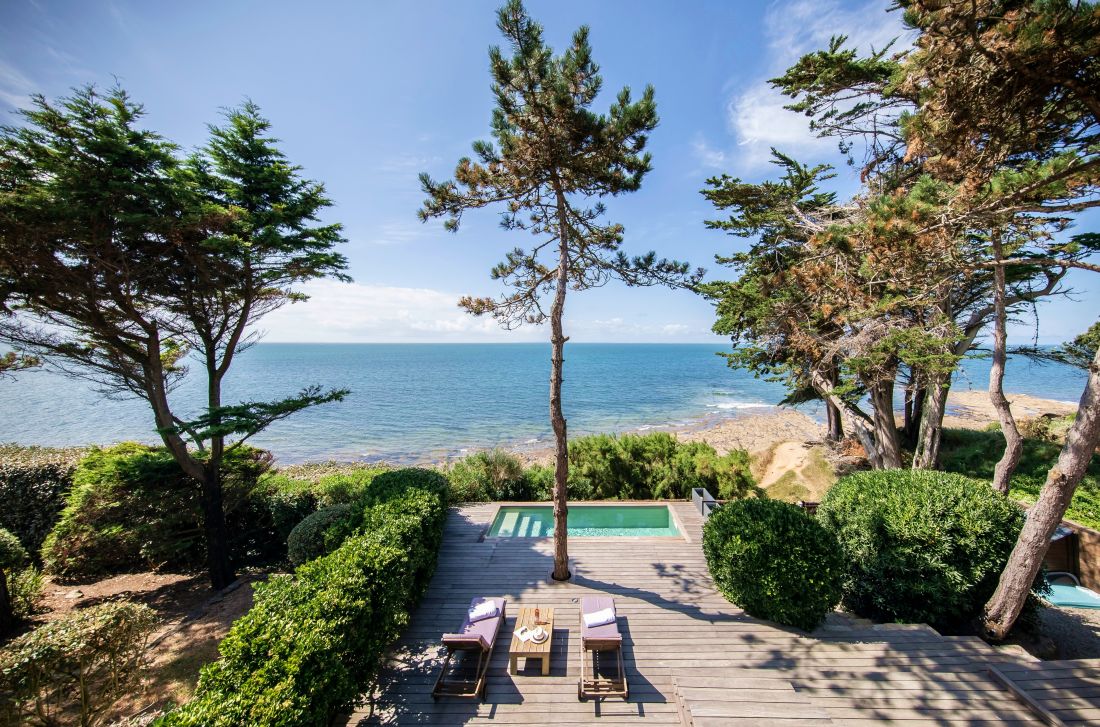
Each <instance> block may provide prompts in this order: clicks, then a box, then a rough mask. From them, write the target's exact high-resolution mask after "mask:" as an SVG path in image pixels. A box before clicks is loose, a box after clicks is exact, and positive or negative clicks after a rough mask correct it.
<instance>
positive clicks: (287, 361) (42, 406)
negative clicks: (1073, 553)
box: [0, 343, 1085, 463]
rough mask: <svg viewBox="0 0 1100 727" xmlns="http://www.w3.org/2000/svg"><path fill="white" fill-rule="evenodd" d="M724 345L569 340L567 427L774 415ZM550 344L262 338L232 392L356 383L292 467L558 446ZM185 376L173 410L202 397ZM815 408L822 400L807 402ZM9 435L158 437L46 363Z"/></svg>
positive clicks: (983, 377) (1041, 372)
mask: <svg viewBox="0 0 1100 727" xmlns="http://www.w3.org/2000/svg"><path fill="white" fill-rule="evenodd" d="M723 350H728V348H726V347H723V346H722V345H720V344H718V345H714V344H597V343H589V344H585V343H570V344H568V345H567V346H566V361H565V392H564V404H565V410H566V417H567V418H568V420H569V432H570V434H571V435H578V434H588V433H593V432H624V431H638V430H642V431H644V430H647V429H651V428H653V427H670V426H671V427H686V426H693V425H701V424H705V423H707V422H708V421H711V420H714V419H717V418H720V417H727V416H737V415H739V414H744V413H746V412H753V411H766V410H767V409H768V408H770V407H771V406H772V405H774V404H775V403H777V402H778V401H779V400H780V399H781V398H782V397H783V391H782V387H781V386H779V385H777V384H771V383H768V382H765V381H760V380H758V379H754V378H753V377H752V376H751V375H748V374H746V373H744V372H741V371H733V370H731V369H729V368H728V367H727V366H726V364H725V360H724V359H723V358H722V357H720V356H718V355H717V354H718V352H720V351H723ZM988 372H989V363H988V361H987V360H984V359H976V360H970V361H967V362H966V363H965V365H964V366H963V368H962V371H961V372H960V375H959V379H958V381H957V383H956V386H958V387H960V388H964V389H965V388H975V389H984V387H985V386H986V382H987V377H988ZM549 375H550V347H549V345H548V344H292V343H264V344H259V345H257V346H255V347H254V348H252V349H250V350H249V351H247V352H245V353H244V354H242V355H241V356H240V358H239V359H238V360H237V361H236V362H235V364H234V367H233V369H232V371H231V373H230V375H229V378H228V381H227V383H226V386H225V392H226V401H227V403H228V402H229V401H231V400H268V399H274V398H277V397H280V396H285V395H288V394H291V393H294V392H296V391H298V390H300V389H301V388H302V387H303V386H306V385H308V384H311V383H319V384H322V385H324V386H329V387H342V388H348V389H351V391H352V393H351V395H350V396H349V397H348V398H347V400H345V401H344V402H342V403H337V404H329V405H326V406H322V407H318V408H315V409H313V410H310V411H307V412H303V413H301V414H298V415H296V416H294V417H291V418H289V419H286V420H284V421H281V422H277V423H276V424H274V425H273V426H272V427H270V429H268V430H267V431H265V432H263V433H262V434H260V435H258V436H257V437H255V439H254V442H255V444H257V445H258V446H262V447H265V448H267V449H270V450H271V451H272V452H274V453H275V455H276V456H277V457H278V459H279V461H281V462H284V463H289V462H296V461H302V460H314V459H356V460H359V459H362V460H370V461H374V460H385V461H391V462H409V461H436V460H441V459H444V458H446V457H454V456H460V455H461V454H463V453H464V452H466V451H471V450H475V449H479V448H485V447H491V446H497V445H502V446H509V447H530V448H540V447H545V446H549V444H550V441H551V438H552V435H551V432H550V426H549V416H548V404H547V396H548V391H549ZM1084 381H1085V376H1084V373H1083V372H1081V371H1078V370H1076V369H1072V368H1069V367H1067V366H1062V365H1055V364H1041V365H1040V364H1035V363H1031V362H1029V361H1027V360H1024V359H1016V360H1013V361H1011V362H1010V365H1009V368H1008V374H1007V378H1006V389H1007V390H1008V391H1010V392H1021V393H1027V394H1033V395H1035V396H1041V397H1045V398H1049V399H1060V400H1064V401H1074V402H1076V401H1077V399H1078V398H1079V397H1080V395H1081V390H1082V388H1083V386H1084ZM201 394H202V383H201V382H200V381H199V380H197V378H195V379H191V380H187V381H185V382H184V383H183V385H182V386H181V387H180V389H179V390H178V391H177V392H176V393H175V395H174V400H175V401H177V402H179V403H178V404H177V407H178V408H179V409H181V410H183V411H187V412H190V413H193V412H195V411H196V410H197V409H198V407H199V406H201ZM805 411H807V413H809V414H811V415H813V416H817V415H819V413H820V412H819V411H818V410H817V409H815V408H814V407H810V408H807V409H805ZM0 412H2V414H0V442H17V443H19V444H39V445H54V446H61V445H82V444H92V443H95V444H109V443H113V442H117V441H122V440H131V439H132V440H139V441H149V442H154V441H156V434H155V432H154V431H153V424H152V417H151V414H150V413H149V410H148V407H147V405H146V404H145V403H144V402H141V401H134V400H129V401H112V400H107V399H105V398H104V397H103V396H101V395H100V394H98V393H97V392H95V391H94V390H93V389H92V387H91V386H90V385H89V384H87V383H84V382H81V381H74V380H71V379H66V378H63V377H61V376H60V375H57V374H53V373H49V372H46V371H30V372H22V373H20V374H19V376H18V378H17V379H16V380H11V379H0Z"/></svg>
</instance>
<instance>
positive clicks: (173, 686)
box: [35, 572, 263, 724]
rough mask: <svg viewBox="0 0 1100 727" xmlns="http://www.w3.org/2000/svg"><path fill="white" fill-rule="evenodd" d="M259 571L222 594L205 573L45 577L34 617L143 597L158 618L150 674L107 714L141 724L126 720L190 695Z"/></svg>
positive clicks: (245, 604) (248, 601) (248, 602)
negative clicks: (84, 579) (73, 579)
mask: <svg viewBox="0 0 1100 727" xmlns="http://www.w3.org/2000/svg"><path fill="white" fill-rule="evenodd" d="M262 577H263V575H262V574H250V575H247V576H243V577H242V579H241V582H242V585H240V586H239V587H237V588H235V589H233V590H231V591H229V592H228V593H224V594H219V593H217V592H215V591H213V590H212V589H211V588H210V586H209V585H208V583H207V580H206V576H205V575H203V574H197V575H196V574H180V573H148V572H146V573H131V574H126V575H121V576H115V577H113V578H107V579H104V580H102V581H97V582H94V583H81V584H75V585H72V584H57V583H52V582H49V581H47V583H46V585H45V587H44V589H43V597H42V600H41V601H40V602H39V609H40V612H39V613H38V614H37V615H36V617H35V621H36V622H39V623H41V622H44V621H49V620H52V619H55V618H58V617H59V616H61V615H63V614H66V613H69V612H71V611H74V610H76V609H81V608H88V607H90V606H94V605H97V604H101V603H107V602H110V601H120V600H127V601H133V602H137V603H144V604H146V605H148V606H149V607H150V608H152V609H153V610H154V611H156V612H157V615H158V616H159V617H160V621H161V624H160V627H159V628H158V629H157V631H156V632H155V633H154V634H153V635H152V637H150V639H149V658H150V664H149V667H148V669H147V674H148V677H147V678H146V680H145V681H144V683H143V684H142V687H141V689H140V690H137V691H135V692H134V693H133V694H131V695H129V696H128V697H126V698H124V699H123V700H122V701H120V702H119V703H118V704H116V705H115V706H114V708H113V709H112V710H111V715H110V717H109V719H108V720H107V723H108V724H111V723H112V722H114V723H115V724H132V723H136V724H141V723H143V722H144V720H140V719H139V720H137V721H135V722H129V721H128V720H129V718H131V717H133V716H135V715H140V716H144V717H151V716H153V715H155V714H158V713H159V712H160V711H161V710H162V709H163V708H164V707H166V706H168V705H170V704H178V703H180V702H182V701H184V700H186V699H187V698H188V697H190V696H191V693H192V692H193V691H194V688H195V683H196V681H197V679H198V675H199V669H200V668H201V667H202V665H203V664H206V663H207V662H210V661H213V660H214V659H216V658H217V656H218V643H219V642H220V641H221V640H222V638H223V637H224V636H225V635H226V633H228V632H229V627H230V626H231V625H232V624H233V621H235V620H236V619H237V618H238V617H240V616H241V615H243V614H244V613H245V612H246V611H248V609H249V608H250V607H251V606H252V585H253V582H255V581H256V580H258V579H260V578H262Z"/></svg>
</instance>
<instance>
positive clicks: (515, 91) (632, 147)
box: [419, 0, 696, 580]
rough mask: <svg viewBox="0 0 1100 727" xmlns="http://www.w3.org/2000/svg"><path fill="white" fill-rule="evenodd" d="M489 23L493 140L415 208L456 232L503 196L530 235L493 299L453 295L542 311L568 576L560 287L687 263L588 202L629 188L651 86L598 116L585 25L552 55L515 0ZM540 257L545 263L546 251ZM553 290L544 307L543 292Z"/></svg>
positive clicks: (511, 322)
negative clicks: (503, 42)
mask: <svg viewBox="0 0 1100 727" xmlns="http://www.w3.org/2000/svg"><path fill="white" fill-rule="evenodd" d="M497 27H498V28H499V29H500V32H501V33H502V34H503V35H504V37H505V38H506V39H507V41H508V44H509V46H510V49H511V52H512V55H511V57H506V56H505V55H504V53H503V52H502V51H501V49H500V48H496V47H494V48H492V49H490V51H489V62H490V69H491V73H492V77H493V95H494V97H495V98H496V108H494V109H493V120H492V135H493V138H494V139H495V141H496V143H495V144H494V143H492V142H487V141H479V142H476V143H475V144H474V146H473V150H474V153H475V155H476V160H471V159H468V158H464V159H461V160H460V161H459V162H458V166H457V168H456V169H455V178H454V180H450V181H445V182H436V181H434V180H432V179H431V178H430V177H429V176H428V175H427V174H422V175H421V177H420V179H421V183H422V185H423V188H424V192H425V193H426V194H427V199H426V200H425V202H424V206H423V207H422V209H421V210H420V213H419V214H420V219H421V220H422V221H426V220H428V219H431V218H435V217H445V218H447V219H446V222H445V226H446V228H447V229H448V230H451V231H456V230H457V229H458V226H459V222H460V221H461V219H462V214H463V213H464V212H465V211H466V210H469V209H477V208H480V207H487V206H490V205H501V206H503V208H504V211H503V212H502V218H503V219H502V224H503V226H504V227H505V228H506V229H509V230H517V231H527V232H529V233H531V234H532V235H534V236H536V237H537V238H538V242H536V243H534V244H533V245H532V246H531V247H530V248H529V249H521V248H516V249H514V250H512V251H511V252H509V253H507V255H506V256H505V260H504V262H502V263H500V264H498V265H497V266H496V267H494V268H493V270H492V277H493V279H495V280H501V281H503V282H504V284H505V285H506V286H508V287H509V288H510V289H511V291H510V292H508V293H506V294H505V295H503V296H502V297H500V298H497V299H494V298H473V297H466V298H463V299H462V300H461V301H460V303H459V304H460V305H461V306H462V307H463V308H465V309H466V310H468V311H469V312H470V313H472V314H474V315H484V314H490V315H492V316H494V317H495V318H496V319H497V320H498V321H500V322H501V323H502V324H503V325H504V326H505V327H506V328H511V327H513V326H516V325H520V324H523V323H530V324H540V323H543V322H545V321H546V320H549V322H550V342H551V344H552V350H553V353H552V355H551V373H550V423H551V426H552V427H553V430H554V440H555V458H554V463H555V482H554V577H555V578H556V579H558V580H565V579H567V578H569V575H570V573H569V565H568V546H567V542H566V527H567V526H566V519H567V493H566V481H567V479H568V475H569V457H568V447H567V437H566V420H565V416H564V414H563V413H562V398H561V384H562V365H563V363H564V349H565V342H566V341H567V340H568V338H567V337H566V335H565V332H564V330H563V328H562V313H563V311H564V310H565V295H566V291H567V290H568V289H570V288H572V289H573V290H578V291H579V290H585V289H587V288H592V287H596V286H600V285H603V284H605V283H606V282H608V281H609V280H610V279H612V278H616V279H619V280H621V281H623V282H625V283H626V284H627V285H655V284H666V285H670V286H675V285H682V284H690V283H692V282H694V278H695V277H696V276H693V275H691V274H690V273H689V271H688V266H687V265H686V264H684V263H679V262H675V261H669V260H658V259H657V257H656V255H655V254H654V253H652V252H651V253H649V254H647V255H644V256H642V257H635V258H633V259H631V258H628V257H627V256H626V255H625V254H624V253H623V252H621V250H620V246H621V244H622V241H623V227H622V225H619V224H614V223H609V222H605V221H603V219H602V217H603V213H604V207H603V205H602V204H600V203H599V202H598V201H596V202H594V203H593V202H592V201H591V200H593V199H597V200H598V198H600V197H604V196H607V195H612V196H614V195H619V194H623V193H625V192H633V191H636V190H637V189H638V188H639V187H640V185H641V183H642V179H643V177H645V175H646V173H647V172H649V170H650V155H649V154H648V153H646V152H645V146H646V141H647V139H648V136H649V133H650V132H651V131H652V130H653V129H654V127H656V126H657V107H656V104H655V102H654V99H653V88H652V87H647V88H646V90H645V93H643V94H642V97H641V99H639V100H637V101H632V100H631V94H630V89H628V88H624V89H623V90H621V91H620V92H619V94H618V96H617V98H616V100H615V103H613V104H612V106H611V108H610V110H609V112H608V113H607V114H606V115H602V114H597V113H594V112H593V111H591V110H590V107H591V106H592V104H593V103H594V102H595V100H596V97H597V96H598V94H599V92H600V87H601V79H600V76H599V72H598V70H599V69H598V67H597V66H596V64H595V63H594V62H593V61H592V51H591V48H590V47H589V45H588V28H586V27H583V26H582V27H581V28H580V29H578V30H577V31H576V33H574V35H573V40H572V43H571V44H570V46H569V49H568V50H566V51H565V53H563V54H562V55H560V56H555V55H554V53H553V50H552V49H551V48H550V47H549V46H547V45H546V43H545V42H544V41H543V37H542V27H541V26H540V25H539V24H538V23H536V22H535V21H534V20H532V19H531V17H530V16H528V14H527V12H526V11H525V10H524V8H523V4H522V3H521V2H520V0H510V2H508V4H507V5H505V6H504V7H502V8H501V9H500V10H499V11H498V13H497ZM544 257H548V258H549V260H548V261H544V259H543V258H544ZM551 293H552V294H553V298H552V302H551V304H550V308H549V311H547V310H546V308H545V307H544V305H543V300H542V299H543V296H544V295H549V294H551Z"/></svg>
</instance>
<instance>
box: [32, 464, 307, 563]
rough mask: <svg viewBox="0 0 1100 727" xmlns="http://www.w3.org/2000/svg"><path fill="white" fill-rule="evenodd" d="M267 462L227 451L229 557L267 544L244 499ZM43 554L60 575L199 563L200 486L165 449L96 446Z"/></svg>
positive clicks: (264, 519) (264, 521)
mask: <svg viewBox="0 0 1100 727" xmlns="http://www.w3.org/2000/svg"><path fill="white" fill-rule="evenodd" d="M269 465H270V455H268V454H267V453H266V452H263V451H262V450H258V449H252V448H248V447H242V448H239V449H235V450H232V451H230V452H227V453H226V456H225V459H224V460H223V466H222V475H223V489H224V496H225V508H226V512H227V520H228V525H229V532H230V535H231V542H230V548H231V551H232V553H233V555H234V559H235V560H238V561H240V560H243V559H245V558H246V557H247V556H248V555H250V554H252V553H253V552H254V551H255V550H256V548H257V547H260V548H268V547H270V543H271V540H272V537H271V535H272V534H271V530H272V526H271V523H270V522H269V520H268V512H267V509H266V508H265V507H263V506H258V505H257V504H256V502H255V501H251V502H250V498H252V497H253V493H254V490H255V489H256V483H257V480H258V478H259V477H260V475H262V474H263V473H264V471H265V470H266V469H267V468H268V466H269ZM303 516H304V515H303ZM257 519H258V520H260V521H261V522H259V523H257V522H256V520H257ZM282 542H285V541H280V542H278V543H277V546H278V547H279V549H280V551H281V545H282ZM42 558H43V562H44V563H45V566H46V570H47V572H49V573H52V574H54V575H56V576H58V577H59V578H60V579H63V580H76V579H85V578H94V577H98V576H102V575H106V574H113V573H120V572H126V571H130V570H135V569H146V568H154V569H156V568H167V567H172V568H180V567H192V566H196V565H199V564H201V563H202V562H203V560H204V558H205V543H204V538H203V529H202V514H201V507H200V502H199V485H198V483H196V482H195V481H194V480H192V479H191V478H189V477H188V476H187V475H185V474H184V473H183V471H182V470H181V469H180V467H179V465H178V464H176V461H175V460H174V459H173V458H172V456H171V454H169V453H168V451H167V450H166V449H164V448H163V447H149V446H146V445H144V444H137V443H133V442H128V443H124V444H119V445H116V446H114V447H110V448H108V449H100V448H94V449H92V450H91V451H90V452H89V453H88V454H87V456H86V457H85V458H84V459H83V460H81V462H80V464H79V465H78V466H77V469H76V472H75V473H74V475H73V488H72V490H71V491H70V492H69V494H68V496H67V498H66V505H65V509H64V510H63V511H62V513H61V517H60V519H59V520H58V522H57V524H56V525H55V526H54V529H53V531H52V532H51V533H50V535H49V536H48V537H47V538H46V542H45V543H44V544H43V547H42Z"/></svg>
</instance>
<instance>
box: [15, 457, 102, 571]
mask: <svg viewBox="0 0 1100 727" xmlns="http://www.w3.org/2000/svg"><path fill="white" fill-rule="evenodd" d="M85 452H86V450H84V449H76V448H73V449H49V448H45V447H21V446H19V445H15V444H7V445H0V502H2V503H4V506H3V507H2V508H0V528H4V529H6V530H9V531H10V532H11V533H12V534H13V535H15V536H16V537H17V538H19V542H21V543H22V544H23V547H24V548H26V549H27V552H28V553H30V554H31V557H33V558H37V556H38V551H39V550H40V549H41V547H42V542H43V541H44V540H45V539H46V536H47V535H49V533H50V530H52V529H53V526H54V523H56V522H57V518H58V516H59V515H60V513H61V510H62V508H63V507H64V506H65V495H66V494H67V493H68V492H69V490H70V489H72V486H73V471H74V470H75V469H76V465H77V463H78V462H79V461H80V458H81V457H82V456H83V455H84V453H85Z"/></svg>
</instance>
